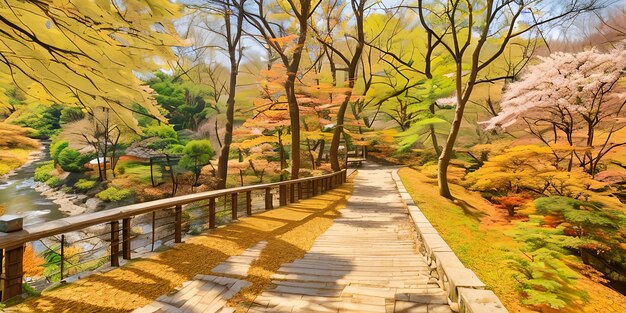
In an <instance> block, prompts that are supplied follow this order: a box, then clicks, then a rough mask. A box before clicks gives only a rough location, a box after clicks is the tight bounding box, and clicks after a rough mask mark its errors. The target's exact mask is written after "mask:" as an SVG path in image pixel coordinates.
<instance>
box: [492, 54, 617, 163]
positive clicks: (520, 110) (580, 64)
mask: <svg viewBox="0 0 626 313" xmlns="http://www.w3.org/2000/svg"><path fill="white" fill-rule="evenodd" d="M541 60H542V62H541V63H540V64H537V65H535V66H532V67H530V68H529V70H528V72H527V73H526V75H524V77H523V78H522V80H521V81H519V82H516V83H513V84H511V85H510V86H509V88H508V90H507V91H506V92H505V94H504V95H503V99H502V103H501V112H500V113H499V114H498V115H497V116H495V117H494V118H492V119H490V120H488V121H487V122H485V124H486V128H487V129H496V128H501V129H506V128H511V127H514V126H519V125H520V124H521V125H523V126H525V127H526V130H527V131H529V132H530V133H531V134H533V135H534V136H535V137H537V138H538V139H539V140H541V141H542V142H543V143H545V144H546V145H548V146H550V147H551V148H553V149H552V150H553V153H554V154H555V155H556V156H557V158H559V151H560V152H561V153H562V152H563V151H568V152H567V156H566V157H563V156H562V155H561V156H560V158H559V160H562V161H567V163H568V164H567V169H568V170H571V169H572V166H573V164H576V163H577V164H578V165H580V166H581V167H583V168H584V169H585V171H586V172H587V173H589V174H592V175H593V174H595V173H597V171H598V165H599V164H600V160H601V159H602V158H603V157H604V156H605V155H606V154H607V153H608V152H609V151H611V150H612V149H614V148H616V147H618V146H622V145H626V142H623V141H619V140H616V136H614V134H615V132H616V131H618V130H619V129H621V128H623V127H624V126H626V123H625V121H626V120H625V118H626V111H625V110H624V105H625V104H626V86H625V82H624V76H625V69H626V51H623V50H617V49H616V50H613V51H610V52H607V53H600V52H598V51H597V50H588V51H584V52H579V53H562V52H561V53H554V54H552V55H550V56H548V57H544V58H541ZM564 145H565V146H567V147H569V149H563V146H564Z"/></svg>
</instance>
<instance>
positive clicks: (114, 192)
mask: <svg viewBox="0 0 626 313" xmlns="http://www.w3.org/2000/svg"><path fill="white" fill-rule="evenodd" d="M131 195H132V191H130V190H128V189H117V188H115V187H109V188H107V189H105V190H103V191H100V192H99V193H97V194H96V197H98V198H100V200H103V201H107V202H114V201H121V200H124V199H126V198H128V197H130V196H131Z"/></svg>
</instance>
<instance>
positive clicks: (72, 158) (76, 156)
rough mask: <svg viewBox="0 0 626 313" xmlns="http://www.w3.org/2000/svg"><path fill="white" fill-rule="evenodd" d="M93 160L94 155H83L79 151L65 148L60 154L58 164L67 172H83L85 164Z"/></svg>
mask: <svg viewBox="0 0 626 313" xmlns="http://www.w3.org/2000/svg"><path fill="white" fill-rule="evenodd" d="M91 158H92V155H87V154H81V153H80V152H78V150H75V149H72V148H65V149H63V150H62V151H61V152H59V157H58V164H59V165H60V166H61V168H62V169H63V170H64V171H66V172H74V173H76V172H81V171H82V170H83V169H84V165H85V163H87V162H88V161H89V160H90V159H91Z"/></svg>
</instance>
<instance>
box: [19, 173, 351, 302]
mask: <svg viewBox="0 0 626 313" xmlns="http://www.w3.org/2000/svg"><path fill="white" fill-rule="evenodd" d="M351 191H352V184H351V183H347V184H345V185H343V186H341V187H338V188H336V189H333V190H331V191H328V192H327V193H325V194H323V195H320V196H317V197H315V198H314V199H307V200H302V201H300V202H298V203H294V204H291V205H288V206H285V207H281V208H278V209H274V210H271V211H267V212H263V213H261V214H258V215H254V216H252V217H247V218H241V220H240V221H239V222H235V223H232V224H229V225H228V226H226V227H223V228H219V229H217V230H214V231H211V232H209V233H207V234H203V235H200V236H197V237H191V238H187V239H185V242H184V243H183V244H179V245H176V246H175V247H174V248H172V249H170V250H167V251H164V252H162V253H159V254H157V255H155V256H153V257H150V258H145V259H139V260H134V261H133V262H131V263H130V264H127V265H125V266H123V267H121V268H118V269H114V270H111V271H109V272H106V273H102V274H95V275H92V276H89V277H87V278H85V279H82V280H80V281H78V282H76V283H71V284H68V285H66V286H62V287H59V288H56V289H54V290H51V291H48V292H44V293H43V294H42V295H41V296H40V297H35V298H30V299H27V300H26V301H25V302H24V303H23V304H20V305H17V306H14V307H11V308H10V309H8V311H9V312H83V313H86V312H102V311H106V312H129V311H132V310H133V309H135V308H138V307H142V306H144V305H146V304H148V303H150V302H152V301H153V300H154V299H156V298H157V297H159V296H161V295H163V294H166V293H168V292H170V291H171V290H172V289H174V288H176V287H178V286H180V285H181V284H182V283H183V282H184V281H187V280H190V279H191V278H193V277H194V276H195V275H197V274H209V273H210V271H211V269H212V268H213V267H215V266H216V265H217V264H218V263H220V262H221V261H223V260H225V259H227V258H228V257H229V256H234V255H239V254H241V253H242V252H243V251H244V250H245V249H247V248H249V247H252V246H254V245H255V244H256V243H257V242H259V241H263V240H264V241H267V242H268V245H267V247H266V248H265V249H264V250H263V252H262V254H261V257H260V258H259V259H258V260H257V261H256V262H254V263H253V264H252V266H251V268H250V270H249V272H248V278H246V280H248V281H250V282H252V283H253V285H252V286H251V287H249V288H247V289H244V290H242V291H241V292H240V293H239V294H237V295H236V297H235V298H233V299H231V303H232V304H236V303H239V302H243V303H245V302H249V301H251V300H253V299H254V297H255V295H257V294H259V293H260V292H261V291H262V290H263V289H264V288H265V287H266V286H268V285H269V284H270V281H271V280H270V278H271V275H272V274H273V273H274V272H276V271H277V270H278V268H279V267H280V265H281V264H284V263H288V262H291V261H293V260H296V259H298V258H301V257H302V256H304V253H305V252H306V251H307V250H309V249H310V248H311V246H312V245H313V242H314V240H315V238H317V237H318V236H319V235H321V234H322V233H323V232H324V231H325V230H326V229H328V227H330V225H331V224H332V221H333V219H334V218H336V217H337V216H339V210H341V209H342V208H343V207H345V204H346V200H347V197H348V196H349V195H350V193H351ZM242 306H245V305H242Z"/></svg>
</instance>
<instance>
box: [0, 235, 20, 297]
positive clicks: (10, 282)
mask: <svg viewBox="0 0 626 313" xmlns="http://www.w3.org/2000/svg"><path fill="white" fill-rule="evenodd" d="M1 252H2V253H3V254H4V256H2V257H0V261H1V262H2V267H1V269H0V281H1V285H2V286H0V287H1V288H2V289H1V291H0V293H1V294H2V301H5V300H8V299H11V298H13V297H16V296H19V295H21V294H22V278H23V276H24V269H23V263H22V262H23V257H24V246H23V245H20V246H19V247H15V248H11V249H5V250H2V251H1Z"/></svg>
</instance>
